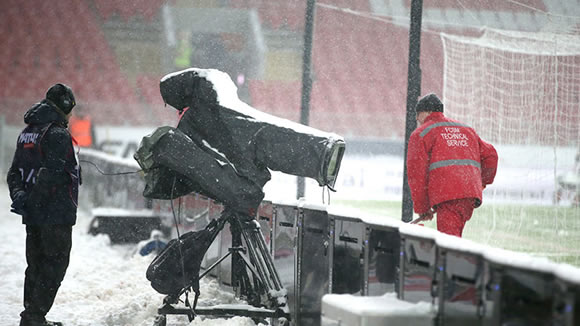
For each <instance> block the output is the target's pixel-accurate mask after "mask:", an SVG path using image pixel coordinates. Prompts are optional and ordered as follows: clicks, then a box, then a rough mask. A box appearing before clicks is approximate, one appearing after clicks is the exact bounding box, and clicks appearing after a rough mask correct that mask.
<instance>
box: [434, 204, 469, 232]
mask: <svg viewBox="0 0 580 326" xmlns="http://www.w3.org/2000/svg"><path fill="white" fill-rule="evenodd" d="M474 204H475V199H473V198H463V199H455V200H450V201H446V202H443V203H441V204H438V205H437V206H436V211H437V230H439V232H442V233H447V234H450V235H454V236H458V237H460V238H461V234H462V233H463V227H465V222H467V221H469V219H470V218H471V215H472V214H473V208H474V206H475V205H474Z"/></svg>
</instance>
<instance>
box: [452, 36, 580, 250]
mask: <svg viewBox="0 0 580 326" xmlns="http://www.w3.org/2000/svg"><path fill="white" fill-rule="evenodd" d="M441 38H442V41H443V48H444V86H443V100H444V103H445V112H446V115H448V116H449V117H451V118H455V119H458V120H460V121H462V122H464V123H466V124H468V125H471V126H472V127H474V128H475V129H476V131H477V132H478V133H479V135H480V136H481V137H482V138H483V139H484V140H486V141H488V142H491V143H492V144H494V146H496V148H497V150H498V154H499V167H498V173H497V176H496V181H495V182H494V184H493V185H492V186H490V187H488V188H487V189H486V190H485V191H484V207H485V206H486V205H485V202H486V201H487V203H488V204H489V203H490V202H494V203H498V202H503V203H508V205H506V206H504V207H502V209H501V210H498V209H493V210H492V211H491V212H489V214H491V215H492V216H491V218H489V219H480V220H477V217H476V216H474V219H475V220H476V221H475V222H474V223H476V224H481V225H479V226H477V227H478V228H479V227H480V228H481V229H483V230H484V231H483V233H485V234H486V237H488V240H489V239H491V238H492V237H494V236H493V235H492V232H496V233H497V232H499V233H500V234H503V235H504V236H505V237H506V238H507V237H509V238H511V240H510V241H512V242H513V243H517V241H518V240H521V243H520V244H519V245H516V246H518V247H516V248H514V249H522V250H526V251H536V252H538V251H543V250H548V251H551V252H552V254H554V255H555V253H556V252H558V251H561V250H562V248H556V247H554V248H552V249H553V250H550V249H547V248H546V246H543V247H537V248H530V247H529V243H527V240H529V239H536V240H537V234H536V235H534V234H533V233H532V231H527V230H528V229H536V230H546V231H545V232H555V234H552V235H554V238H556V239H559V238H560V236H562V238H565V237H566V235H574V236H579V235H580V222H578V220H580V214H579V212H580V209H578V206H574V198H573V194H572V195H571V196H568V197H566V196H563V197H562V196H560V197H561V198H560V197H559V196H558V195H559V191H561V190H562V189H561V186H562V185H561V182H560V180H562V175H566V174H570V173H574V169H575V168H576V167H575V165H576V164H578V163H577V162H575V160H576V156H577V154H578V152H579V151H580V35H572V34H556V33H548V32H539V33H531V32H515V31H503V30H495V29H484V30H483V33H482V35H481V36H479V37H466V36H457V35H449V34H442V35H441ZM568 190H572V192H573V190H574V189H568ZM569 192H570V191H569ZM560 195H561V194H560ZM522 204H525V205H541V206H543V207H541V208H539V209H538V211H539V210H545V211H544V213H542V214H538V215H541V216H545V215H549V217H548V216H546V218H545V219H542V218H541V217H530V216H525V215H526V214H529V213H522V210H521V207H522ZM510 205H511V206H510ZM517 206H519V207H520V210H518V209H517V208H514V207H517ZM506 207H511V208H506ZM571 207H572V208H571ZM574 207H575V208H574ZM488 209H489V208H488ZM570 216H571V217H572V218H567V217H570ZM486 217H487V216H486ZM530 223H531V224H530ZM486 228H487V229H486ZM558 232H560V234H558ZM514 234H515V235H517V236H520V237H522V238H519V239H517V240H515V239H514V238H513V236H514ZM543 236H545V235H543ZM483 240H484V241H485V239H483ZM520 247H521V248H520ZM575 254H576V255H578V256H580V252H577V253H575ZM578 256H577V257H578ZM576 260H578V258H576Z"/></svg>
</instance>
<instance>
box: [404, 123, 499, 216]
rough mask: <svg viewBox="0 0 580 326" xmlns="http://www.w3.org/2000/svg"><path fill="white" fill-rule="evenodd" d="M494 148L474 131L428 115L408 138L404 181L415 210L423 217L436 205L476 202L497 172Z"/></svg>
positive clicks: (462, 125) (479, 201)
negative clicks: (459, 200)
mask: <svg viewBox="0 0 580 326" xmlns="http://www.w3.org/2000/svg"><path fill="white" fill-rule="evenodd" d="M497 160H498V157H497V152H496V150H495V148H494V147H493V146H492V145H491V144H488V143H486V142H484V141H483V140H481V138H479V136H478V135H477V133H476V132H475V130H474V129H473V128H471V127H469V126H466V125H465V124H463V123H461V122H459V121H456V120H452V119H449V118H446V117H445V116H444V115H443V113H439V112H434V113H431V114H430V115H429V116H428V117H427V119H425V122H424V123H423V124H422V125H421V126H419V127H418V128H417V129H415V131H413V133H412V134H411V137H410V138H409V145H408V147H407V177H408V182H409V187H410V188H411V196H412V198H413V206H414V210H415V212H416V213H417V214H422V213H426V212H427V211H429V209H430V208H431V207H434V206H435V205H437V204H439V203H442V202H445V201H448V200H454V199H462V198H477V199H478V205H479V204H481V195H482V191H483V188H484V187H485V186H486V185H488V184H491V183H492V182H493V179H494V178H495V173H496V171H497Z"/></svg>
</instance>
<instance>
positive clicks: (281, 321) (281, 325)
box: [276, 317, 290, 326]
mask: <svg viewBox="0 0 580 326" xmlns="http://www.w3.org/2000/svg"><path fill="white" fill-rule="evenodd" d="M276 326H290V321H289V320H288V319H287V318H285V317H281V318H278V323H277V324H276Z"/></svg>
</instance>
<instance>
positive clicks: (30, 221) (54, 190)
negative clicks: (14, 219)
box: [6, 99, 80, 225]
mask: <svg viewBox="0 0 580 326" xmlns="http://www.w3.org/2000/svg"><path fill="white" fill-rule="evenodd" d="M24 122H25V123H26V124H27V127H26V128H24V130H23V131H22V132H21V133H20V135H19V136H18V140H17V144H16V152H15V153H14V158H13V160H12V165H11V167H10V169H9V170H8V175H7V178H6V180H7V183H8V187H9V190H10V197H11V198H12V199H14V196H15V194H16V193H17V192H19V191H24V192H25V193H26V195H27V200H26V204H25V207H24V211H25V213H24V214H23V216H22V223H24V224H26V225H56V224H59V225H74V224H75V223H76V213H77V201H78V186H79V185H80V167H79V165H78V160H77V158H76V153H75V151H74V147H73V143H72V137H71V135H70V133H69V131H68V130H67V119H66V116H65V114H64V113H63V112H62V111H61V110H60V109H58V108H57V107H56V106H55V105H54V104H53V103H52V102H51V101H49V100H46V99H45V100H42V101H41V102H40V103H37V104H35V105H34V106H33V107H32V108H30V109H29V110H28V112H26V114H25V115H24Z"/></svg>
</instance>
